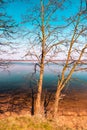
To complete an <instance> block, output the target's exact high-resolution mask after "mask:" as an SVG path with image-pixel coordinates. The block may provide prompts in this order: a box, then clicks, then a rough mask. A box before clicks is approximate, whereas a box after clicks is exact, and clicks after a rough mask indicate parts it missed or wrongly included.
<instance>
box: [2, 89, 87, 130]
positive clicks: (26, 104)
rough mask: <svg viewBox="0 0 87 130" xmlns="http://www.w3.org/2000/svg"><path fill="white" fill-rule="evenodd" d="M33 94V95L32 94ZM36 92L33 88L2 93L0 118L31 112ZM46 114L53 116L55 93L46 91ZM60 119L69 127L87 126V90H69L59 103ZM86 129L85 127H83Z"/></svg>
mask: <svg viewBox="0 0 87 130" xmlns="http://www.w3.org/2000/svg"><path fill="white" fill-rule="evenodd" d="M32 94H33V95H32ZM35 96H36V94H34V93H33V91H32V90H31V89H27V88H23V89H22V90H15V91H11V92H10V91H9V92H8V93H1V94H0V118H5V117H8V116H13V115H20V114H31V110H32V103H34V102H32V99H35ZM43 97H44V99H45V101H46V102H45V107H46V109H45V110H46V112H47V113H46V114H47V116H48V117H49V118H52V112H53V107H52V106H53V101H54V93H50V92H44V94H43ZM58 115H59V117H60V118H59V120H58V123H59V124H61V125H67V126H69V127H75V128H76V130H78V127H79V128H87V93H86V91H85V92H84V91H82V90H80V91H78V93H77V90H72V91H67V92H66V93H65V96H63V97H62V99H61V100H60V103H59V112H58ZM81 130H85V129H81Z"/></svg>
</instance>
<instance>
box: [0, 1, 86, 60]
mask: <svg viewBox="0 0 87 130" xmlns="http://www.w3.org/2000/svg"><path fill="white" fill-rule="evenodd" d="M60 1H61V0H60ZM83 1H85V0H83ZM44 2H45V4H47V3H48V0H44ZM39 5H40V0H14V2H10V3H8V4H7V5H5V11H6V12H7V14H8V15H9V16H12V17H13V19H14V20H15V21H16V23H17V24H19V26H20V27H21V28H22V27H23V28H26V27H27V28H29V29H32V26H31V24H30V23H27V24H21V22H22V21H23V16H24V15H26V14H29V13H31V10H32V9H33V8H34V7H35V6H36V7H37V6H39ZM64 6H65V9H62V10H59V11H57V12H56V13H55V15H56V16H58V18H59V23H58V22H53V23H51V25H52V26H55V25H56V24H59V25H62V24H63V22H64V21H62V19H61V18H63V17H66V18H68V17H70V16H73V15H75V14H76V13H77V12H78V11H79V7H80V0H71V2H69V0H68V2H67V0H66V2H65V5H64ZM82 6H83V8H85V5H84V3H83V5H82ZM35 13H36V12H35ZM19 31H21V29H20V30H19ZM23 33H24V32H23ZM15 41H17V42H20V43H22V44H23V45H24V48H26V46H25V43H26V42H27V40H26V39H25V38H22V37H21V38H19V39H18V38H17V39H16V40H15ZM21 48H22V49H19V50H18V52H19V53H20V54H19V55H18V54H17V55H16V56H13V57H17V59H18V58H20V56H21V52H22V54H23V51H24V50H25V49H24V50H23V47H21ZM1 57H3V56H1ZM4 57H9V56H7V55H6V54H5V56H4ZM11 58H12V57H11Z"/></svg>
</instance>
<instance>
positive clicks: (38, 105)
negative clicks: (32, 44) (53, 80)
mask: <svg viewBox="0 0 87 130" xmlns="http://www.w3.org/2000/svg"><path fill="white" fill-rule="evenodd" d="M43 75H44V56H42V59H41V66H40V78H39V82H38V92H37V97H36V103H35V115H39V114H42V113H41V95H42V84H43Z"/></svg>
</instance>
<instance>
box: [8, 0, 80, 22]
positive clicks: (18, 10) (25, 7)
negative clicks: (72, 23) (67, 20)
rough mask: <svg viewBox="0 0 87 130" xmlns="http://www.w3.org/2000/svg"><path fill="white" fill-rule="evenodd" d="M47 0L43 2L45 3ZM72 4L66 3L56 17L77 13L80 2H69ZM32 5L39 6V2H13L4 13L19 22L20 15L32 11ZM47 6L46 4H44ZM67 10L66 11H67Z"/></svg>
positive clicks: (34, 0)
mask: <svg viewBox="0 0 87 130" xmlns="http://www.w3.org/2000/svg"><path fill="white" fill-rule="evenodd" d="M46 1H48V0H45V2H46ZM71 2H72V3H69V2H66V3H65V7H66V8H65V9H64V10H62V11H61V10H60V11H58V12H56V14H57V15H59V16H61V15H63V16H66V17H69V16H70V15H74V14H75V13H76V12H77V11H78V7H79V5H80V0H71ZM33 4H34V5H35V6H39V4H40V0H14V2H11V3H9V4H8V5H7V8H6V12H7V13H8V15H11V16H12V17H13V18H14V19H15V20H16V21H17V22H21V20H22V15H25V14H26V12H27V13H28V12H29V11H31V9H33ZM46 4H47V2H46ZM67 7H68V8H67ZM67 9H68V10H67ZM61 22H62V21H61Z"/></svg>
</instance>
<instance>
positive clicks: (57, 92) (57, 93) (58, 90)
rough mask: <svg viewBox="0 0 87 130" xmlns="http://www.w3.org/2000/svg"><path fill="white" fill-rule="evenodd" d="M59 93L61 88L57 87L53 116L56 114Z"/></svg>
mask: <svg viewBox="0 0 87 130" xmlns="http://www.w3.org/2000/svg"><path fill="white" fill-rule="evenodd" d="M60 93H61V90H60V89H59V87H57V90H56V94H55V101H54V113H53V117H54V118H56V117H57V116H58V109H59V100H60Z"/></svg>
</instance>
